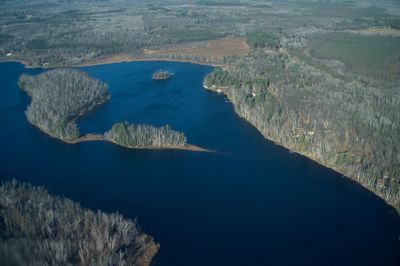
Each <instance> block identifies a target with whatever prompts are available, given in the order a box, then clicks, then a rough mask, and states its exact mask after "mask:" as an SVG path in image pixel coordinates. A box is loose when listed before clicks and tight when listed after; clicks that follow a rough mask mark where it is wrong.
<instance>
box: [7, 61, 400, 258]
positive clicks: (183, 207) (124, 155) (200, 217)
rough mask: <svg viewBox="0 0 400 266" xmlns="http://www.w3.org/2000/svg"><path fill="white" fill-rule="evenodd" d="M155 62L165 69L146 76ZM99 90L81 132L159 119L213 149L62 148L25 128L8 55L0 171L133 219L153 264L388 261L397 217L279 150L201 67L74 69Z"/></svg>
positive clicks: (14, 66) (396, 250)
mask: <svg viewBox="0 0 400 266" xmlns="http://www.w3.org/2000/svg"><path fill="white" fill-rule="evenodd" d="M160 68H163V69H166V70H169V71H171V72H174V73H175V75H174V76H173V77H172V78H170V79H168V80H163V81H154V80H152V79H151V76H152V72H153V71H154V70H158V69H160ZM81 69H82V70H84V71H86V72H88V73H89V74H90V75H91V76H93V77H95V78H98V79H100V80H102V81H104V82H106V83H108V84H109V87H110V88H109V90H110V94H111V99H110V100H109V101H108V102H107V103H106V104H104V105H102V106H100V107H98V108H97V109H95V110H94V111H92V112H90V113H89V114H88V115H87V116H85V117H83V118H82V119H80V120H79V126H80V129H81V132H82V133H88V132H90V133H103V132H104V131H106V130H108V129H109V128H111V126H112V124H113V123H115V122H121V121H128V122H132V123H146V124H150V125H155V126H162V125H165V124H169V125H171V127H172V128H173V129H175V130H179V131H183V132H185V134H186V135H187V137H188V141H189V142H190V143H191V144H195V145H198V146H201V147H204V148H208V149H211V150H216V151H219V152H220V153H196V152H190V151H171V150H129V149H125V148H123V147H119V146H116V145H113V144H111V143H106V142H87V143H80V144H76V145H68V144H65V143H62V142H61V141H58V140H56V139H52V138H50V137H48V136H47V135H45V134H43V133H41V132H40V131H39V130H38V129H36V128H34V127H33V126H31V125H30V124H29V123H28V122H27V120H26V118H25V114H24V111H25V110H26V108H27V105H28V104H29V102H30V98H29V97H28V96H27V95H26V94H25V93H23V92H21V91H20V90H19V88H18V85H17V80H18V77H19V75H21V74H22V73H29V74H37V73H40V72H42V71H44V70H43V69H27V68H24V66H23V65H21V64H18V63H1V64H0V84H1V85H0V128H1V131H0V179H1V181H4V180H9V179H13V178H15V179H17V180H20V181H25V182H30V183H32V184H34V185H41V186H45V187H46V188H47V189H48V190H49V191H50V192H51V193H52V194H56V195H63V196H66V197H68V198H70V199H72V200H74V201H77V202H79V203H81V204H82V205H83V206H84V207H87V208H90V209H95V210H96V209H101V210H103V211H106V212H119V213H121V214H123V215H124V216H125V217H128V218H135V217H138V221H139V224H140V225H141V228H142V229H143V231H145V232H146V233H148V234H150V235H151V236H153V237H154V238H155V240H156V241H157V242H158V243H160V245H161V249H160V251H159V253H158V254H157V256H156V257H155V259H154V261H153V264H154V265H161V266H164V265H166V266H169V265H173V266H177V265H195V266H197V265H199V266H200V265H229V266H232V265H363V266H365V265H374V266H375V265H400V241H399V235H400V219H399V216H398V215H397V214H396V212H395V211H394V209H393V208H391V207H389V206H388V205H386V204H385V202H384V201H383V200H381V199H379V198H378V197H376V196H375V195H374V194H372V193H370V192H369V191H368V190H366V189H364V188H362V187H361V186H359V185H357V184H355V183H354V182H352V181H350V180H348V179H347V178H343V177H342V176H341V175H340V174H338V173H336V172H334V171H332V170H330V169H327V168H325V167H323V166H320V165H318V164H317V163H315V162H313V161H311V160H309V159H307V158H305V157H303V156H300V155H298V154H293V153H290V152H289V151H288V150H287V149H285V148H283V147H280V146H277V145H275V144H273V143H272V142H270V141H268V140H266V139H264V137H263V136H262V135H261V134H260V133H259V132H258V131H257V130H256V129H255V128H254V127H252V126H251V125H250V124H249V123H247V122H246V121H245V120H243V119H241V118H239V117H238V116H237V115H236V114H235V112H234V108H233V106H232V105H231V103H229V102H228V101H227V100H226V98H225V97H224V96H223V95H220V94H217V93H214V92H211V91H207V90H205V89H204V88H203V87H202V82H203V78H204V77H205V76H206V75H207V73H209V72H210V71H212V68H211V67H208V66H200V65H194V64H189V63H175V62H131V63H119V64H110V65H99V66H91V67H84V68H81Z"/></svg>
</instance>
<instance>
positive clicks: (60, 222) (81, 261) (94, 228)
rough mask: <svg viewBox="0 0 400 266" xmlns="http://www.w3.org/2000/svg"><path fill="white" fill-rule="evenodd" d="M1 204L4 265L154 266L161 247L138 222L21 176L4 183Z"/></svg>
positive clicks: (0, 238) (0, 254) (0, 258)
mask: <svg viewBox="0 0 400 266" xmlns="http://www.w3.org/2000/svg"><path fill="white" fill-rule="evenodd" d="M0 206H1V212H0V221H2V226H1V227H0V261H2V262H3V263H4V265H20V264H22V265H137V266H148V265H150V262H151V260H152V258H153V257H154V256H155V254H156V253H157V252H158V250H159V248H160V246H159V244H157V243H156V242H155V241H154V240H153V238H152V237H151V236H149V235H147V234H145V233H143V232H141V230H140V228H139V226H138V224H137V222H136V221H134V220H130V219H126V218H124V217H122V215H120V214H116V213H111V214H106V213H103V212H100V211H98V212H94V211H91V210H88V209H85V208H83V207H81V206H80V205H79V203H76V202H73V201H71V200H69V199H66V198H61V197H57V196H53V195H50V194H49V193H48V192H47V191H46V190H45V189H44V188H41V187H34V186H32V185H29V184H25V183H20V182H17V181H15V180H14V181H9V182H6V183H3V184H2V185H1V186H0Z"/></svg>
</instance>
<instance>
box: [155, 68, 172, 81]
mask: <svg viewBox="0 0 400 266" xmlns="http://www.w3.org/2000/svg"><path fill="white" fill-rule="evenodd" d="M173 75H174V73H172V72H170V71H168V70H164V69H160V70H158V71H155V72H153V77H152V78H153V79H154V80H163V79H169V78H170V77H172V76H173Z"/></svg>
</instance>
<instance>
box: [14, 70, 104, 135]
mask: <svg viewBox="0 0 400 266" xmlns="http://www.w3.org/2000/svg"><path fill="white" fill-rule="evenodd" d="M18 83H19V86H20V88H21V89H22V90H24V91H25V92H27V93H28V95H29V96H31V98H32V101H31V103H30V105H29V107H28V109H27V110H26V117H27V118H28V121H29V122H30V123H31V124H32V125H34V126H36V127H37V128H39V129H40V130H42V131H43V132H45V133H46V134H49V135H51V136H53V137H55V138H57V139H60V140H64V141H66V142H68V141H73V140H74V139H77V138H78V137H79V136H80V132H79V128H78V126H77V125H76V123H75V121H76V119H78V118H79V117H80V116H83V115H84V114H85V113H87V112H88V111H90V110H91V109H93V108H94V107H95V106H97V105H99V104H102V103H104V102H105V101H107V100H108V99H109V98H110V96H109V94H108V91H107V89H108V86H107V85H106V84H105V83H103V82H101V81H99V80H96V79H93V78H91V77H89V75H87V74H86V73H85V72H82V71H78V70H74V69H55V70H50V71H47V72H45V73H42V74H39V75H37V76H27V75H22V76H21V77H20V78H19V82H18Z"/></svg>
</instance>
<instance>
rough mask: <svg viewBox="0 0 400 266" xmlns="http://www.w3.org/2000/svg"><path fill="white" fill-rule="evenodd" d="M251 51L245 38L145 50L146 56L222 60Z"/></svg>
mask: <svg viewBox="0 0 400 266" xmlns="http://www.w3.org/2000/svg"><path fill="white" fill-rule="evenodd" d="M249 51H250V49H249V46H248V45H247V43H246V39H245V38H224V39H218V40H212V41H208V42H199V43H193V44H186V45H176V46H171V47H164V48H160V49H145V50H144V51H143V53H144V54H145V55H152V56H157V55H170V54H175V55H180V56H200V57H211V58H214V59H220V60H222V59H223V58H224V57H229V56H237V55H245V54H247V53H248V52H249Z"/></svg>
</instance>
